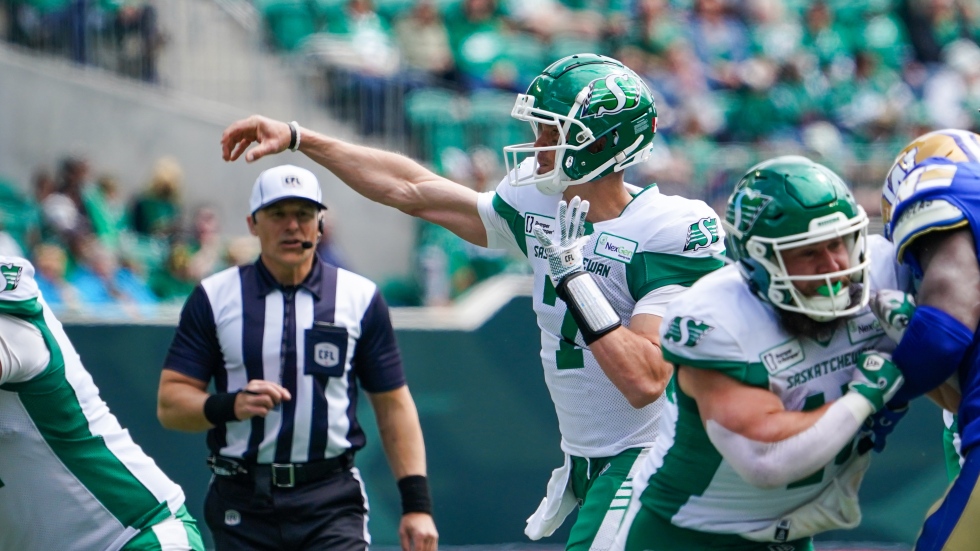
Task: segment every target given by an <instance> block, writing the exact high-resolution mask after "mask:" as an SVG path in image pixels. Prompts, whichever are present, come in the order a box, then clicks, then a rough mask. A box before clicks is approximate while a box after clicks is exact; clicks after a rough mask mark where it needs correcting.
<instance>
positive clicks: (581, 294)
mask: <svg viewBox="0 0 980 551" xmlns="http://www.w3.org/2000/svg"><path fill="white" fill-rule="evenodd" d="M588 214H589V202H588V201H582V200H581V199H579V198H578V197H574V198H573V199H572V200H571V202H570V203H567V204H566V203H565V201H561V202H560V203H558V213H557V214H556V216H555V221H556V222H557V223H558V232H559V234H560V236H559V241H558V242H557V243H555V242H554V241H553V240H552V238H551V237H549V236H548V235H547V234H546V233H545V232H544V228H543V227H541V226H540V225H536V226H534V230H533V231H534V237H535V238H536V239H537V240H538V242H539V243H541V246H542V247H544V254H545V256H546V257H547V258H548V271H549V273H550V274H551V282H552V283H554V285H555V293H556V294H557V295H558V298H560V299H562V301H564V302H565V305H566V306H567V307H568V311H569V312H571V313H572V317H573V318H575V324H576V325H578V329H579V331H580V332H581V333H582V340H584V341H585V344H586V345H589V344H592V343H593V342H595V341H596V340H598V339H599V338H600V337H602V336H603V335H605V334H606V333H609V332H611V331H613V330H615V329H616V328H617V327H619V326H620V325H622V321H621V320H620V319H619V314H617V313H616V311H615V310H613V308H612V306H610V304H609V300H608V299H606V296H605V295H603V294H602V290H601V289H599V286H598V285H596V282H595V280H593V279H592V276H591V275H589V273H588V272H586V271H585V265H584V262H583V260H582V247H583V246H584V245H585V242H586V241H587V240H588V239H587V238H586V237H585V217H586V216H587V215H588Z"/></svg>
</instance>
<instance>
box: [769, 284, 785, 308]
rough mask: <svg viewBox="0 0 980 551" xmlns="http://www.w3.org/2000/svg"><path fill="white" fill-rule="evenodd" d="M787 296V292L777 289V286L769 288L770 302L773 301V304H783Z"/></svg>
mask: <svg viewBox="0 0 980 551" xmlns="http://www.w3.org/2000/svg"><path fill="white" fill-rule="evenodd" d="M785 298H786V293H785V292H784V291H781V290H779V289H776V288H775V287H770V288H769V302H772V303H773V304H782V303H783V302H785Z"/></svg>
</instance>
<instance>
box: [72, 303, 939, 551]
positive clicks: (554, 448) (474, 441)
mask: <svg viewBox="0 0 980 551" xmlns="http://www.w3.org/2000/svg"><path fill="white" fill-rule="evenodd" d="M530 306H531V304H530V299H529V298H527V297H520V298H516V299H514V300H512V301H511V302H509V303H508V304H507V305H506V306H505V307H504V308H503V309H502V310H500V311H499V312H498V313H497V314H496V316H494V317H493V318H492V319H491V320H490V321H488V322H487V323H486V324H484V325H483V326H482V327H480V328H479V329H478V330H476V331H471V332H464V331H448V330H447V331H418V330H405V329H398V330H397V336H398V341H399V344H400V346H401V350H402V354H403V357H404V361H405V368H406V371H407V373H408V380H409V384H410V387H411V390H412V394H413V395H414V396H415V400H416V403H417V404H418V408H419V414H420V417H421V420H422V428H423V431H424V433H425V443H426V448H427V456H428V463H429V475H430V479H431V484H432V490H433V499H434V503H435V514H436V520H437V522H438V527H439V531H440V535H441V543H443V544H445V545H472V544H489V543H505V542H526V541H527V540H526V538H525V536H524V534H523V529H524V520H525V519H526V518H527V517H528V516H529V515H530V514H531V513H532V512H533V511H534V509H535V507H537V504H538V502H539V501H540V500H541V497H542V496H543V494H544V488H545V484H546V483H547V481H548V477H549V476H550V472H551V469H553V468H555V467H557V466H559V464H560V462H561V452H560V450H559V440H560V437H559V434H558V426H557V420H556V418H555V412H554V408H553V406H552V404H551V400H550V398H549V396H548V391H547V389H546V388H545V385H544V381H543V378H542V376H541V373H540V370H541V366H540V364H539V362H538V347H539V337H538V333H537V327H536V324H535V321H534V317H533V312H532V311H531V307H530ZM66 329H67V331H68V334H69V336H70V337H71V339H72V341H73V342H74V343H75V346H76V348H77V349H78V352H79V354H81V356H82V360H83V362H84V363H85V365H86V367H87V368H88V369H89V371H91V372H92V375H93V377H94V379H95V382H96V384H97V385H98V386H99V388H100V389H101V391H102V397H103V398H104V399H105V400H106V402H107V403H108V404H109V407H110V408H111V409H112V411H113V412H114V413H115V415H116V416H117V417H118V418H119V420H120V422H121V423H122V424H123V426H125V427H127V428H128V429H129V430H130V432H131V433H132V434H133V437H134V438H135V440H136V441H137V443H139V444H140V445H141V446H143V447H144V449H145V450H146V451H147V452H148V453H149V454H150V455H151V456H153V457H154V458H155V459H156V461H157V462H158V463H159V464H160V466H161V467H162V468H163V469H164V470H165V471H166V472H167V473H168V474H170V476H171V477H172V478H174V479H175V480H176V481H177V482H179V483H180V484H181V485H182V486H183V488H184V491H185V492H186V493H187V496H188V507H189V509H190V510H191V512H192V514H194V515H195V516H196V517H197V518H198V519H199V520H202V516H201V507H202V504H203V500H204V493H205V491H206V487H207V483H208V478H209V471H208V470H207V467H206V466H205V463H204V458H205V456H206V453H207V452H206V446H205V442H204V441H205V438H204V434H203V433H202V434H182V433H175V432H169V431H165V430H163V429H162V428H161V427H160V426H159V424H158V423H157V421H156V416H155V407H156V390H157V382H158V379H159V370H160V363H161V362H162V361H163V357H164V355H165V353H166V350H167V348H168V346H169V344H170V339H171V338H172V336H173V328H171V327H151V326H117V327H111V328H109V327H106V326H68V327H67V328H66ZM366 404H367V401H366V400H362V401H361V403H360V406H361V407H360V408H359V415H360V419H361V421H362V425H363V426H364V427H365V430H366V432H367V433H368V445H367V447H366V448H365V449H364V450H362V451H361V452H360V453H359V454H358V456H357V465H358V467H359V468H360V469H361V470H362V472H363V473H364V477H365V480H366V481H367V485H368V494H369V497H370V502H371V524H370V527H371V532H372V534H373V535H374V538H375V544H376V545H379V546H394V545H397V541H398V540H397V531H398V520H399V518H400V505H399V503H400V502H399V498H398V493H397V489H396V487H395V484H394V481H393V479H392V477H391V474H390V471H389V470H388V465H387V463H386V461H385V457H384V454H383V452H382V449H381V445H380V440H379V438H378V435H377V430H376V427H375V425H374V418H373V416H372V414H371V411H370V407H368V406H367V405H366ZM941 440H942V420H941V416H940V413H939V410H938V409H937V408H936V407H935V406H933V405H932V404H931V403H929V402H927V401H925V400H924V399H921V400H918V401H917V402H916V403H914V404H913V406H912V409H911V412H910V413H909V415H908V416H907V417H906V418H905V420H903V422H902V424H901V425H900V426H899V427H898V428H897V429H896V431H895V433H894V434H893V435H891V437H890V439H889V444H888V448H887V449H886V451H885V453H884V454H882V455H879V456H876V457H875V459H874V465H873V466H872V468H871V470H870V471H869V472H868V474H867V477H866V479H865V482H864V485H863V487H862V490H861V497H862V504H863V510H864V521H863V522H862V524H861V526H860V527H858V528H857V529H855V530H851V531H846V532H832V533H828V534H824V535H822V536H821V537H820V538H819V539H820V540H822V541H845V540H847V541H876V542H896V543H904V544H910V543H911V542H912V541H913V540H914V538H915V536H916V533H917V532H918V529H919V527H920V526H921V524H922V519H923V518H924V515H925V511H926V510H927V509H928V507H929V506H930V505H931V504H932V503H933V502H934V501H935V500H937V499H938V498H939V497H940V496H941V494H942V492H943V491H944V489H945V486H946V475H945V471H944V464H943V459H942V447H941ZM202 522H203V520H202ZM570 525H571V522H570V520H569V521H568V522H566V524H565V526H563V527H562V528H561V529H560V530H559V531H558V532H557V533H556V534H555V535H554V536H552V537H551V538H548V539H547V540H546V542H551V543H560V542H562V541H564V539H565V538H566V537H567V535H568V528H569V526H570Z"/></svg>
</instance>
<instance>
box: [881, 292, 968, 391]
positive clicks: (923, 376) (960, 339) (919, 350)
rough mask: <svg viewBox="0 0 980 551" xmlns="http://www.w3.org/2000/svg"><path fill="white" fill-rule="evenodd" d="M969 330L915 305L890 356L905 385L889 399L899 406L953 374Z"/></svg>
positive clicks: (942, 313) (945, 316) (941, 313)
mask: <svg viewBox="0 0 980 551" xmlns="http://www.w3.org/2000/svg"><path fill="white" fill-rule="evenodd" d="M972 342H973V331H971V330H970V329H969V328H968V327H967V326H965V325H963V324H962V323H960V322H959V321H958V320H956V319H955V318H953V317H952V316H950V315H949V314H947V313H946V312H943V311H942V310H940V309H938V308H933V307H931V306H919V307H918V308H916V310H915V314H914V315H913V316H912V320H911V321H910V322H909V326H908V328H907V329H906V330H905V336H903V337H902V342H900V343H899V345H898V348H896V349H895V352H894V353H892V360H894V362H895V364H896V365H897V366H898V368H899V369H900V370H901V371H902V375H903V376H904V377H905V383H904V384H903V385H902V388H901V389H899V391H898V394H896V395H895V397H894V398H893V399H892V401H893V402H895V403H902V402H907V401H909V400H911V399H912V398H916V397H918V396H921V395H923V394H925V393H926V392H929V391H930V390H932V389H934V388H936V387H937V386H939V385H941V384H942V383H943V382H944V381H945V380H946V379H948V378H949V377H950V376H952V375H953V374H954V373H956V371H957V369H958V368H959V365H960V363H961V362H962V361H963V357H964V356H965V355H966V351H967V349H968V348H969V347H970V344H971V343H972Z"/></svg>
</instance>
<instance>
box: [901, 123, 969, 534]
mask: <svg viewBox="0 0 980 551" xmlns="http://www.w3.org/2000/svg"><path fill="white" fill-rule="evenodd" d="M882 216H883V218H884V221H885V235H886V236H887V237H888V238H889V239H891V240H892V241H893V242H894V244H895V246H896V247H895V248H896V254H897V256H898V260H899V262H901V263H903V264H906V265H907V266H909V267H910V268H911V270H912V273H913V278H914V280H915V281H916V286H917V285H918V282H919V281H921V280H922V277H923V271H922V267H921V265H920V263H919V260H918V259H917V258H916V257H915V254H914V247H911V246H910V245H911V244H912V243H914V242H915V240H916V239H918V238H920V237H922V236H924V235H927V234H933V233H936V232H943V231H950V230H954V229H959V228H967V227H968V228H969V230H970V232H971V234H972V235H973V240H974V243H977V244H980V136H978V135H976V134H974V133H972V132H966V131H962V130H939V131H936V132H931V133H929V134H925V135H923V136H921V137H919V138H918V139H916V140H915V141H913V142H912V143H911V144H909V146H908V147H906V148H905V150H903V151H902V153H901V154H899V156H898V158H897V159H896V161H895V164H894V165H893V167H892V169H891V171H890V173H889V175H888V178H887V180H886V182H885V186H884V190H883V193H882ZM976 252H977V258H978V260H980V246H978V247H977V251H976ZM927 310H928V311H927ZM920 314H922V315H923V316H920ZM925 314H929V315H930V316H935V320H937V321H940V322H942V323H938V324H935V325H937V326H945V327H941V328H943V329H948V330H949V332H948V333H943V335H949V336H943V337H939V336H936V333H935V332H934V333H933V335H932V337H931V343H924V341H923V340H922V339H918V340H916V341H915V344H916V345H922V344H928V346H929V347H930V348H931V347H936V348H937V350H939V349H942V350H944V351H945V352H946V355H935V356H934V358H946V359H947V360H948V361H938V362H937V361H933V362H928V361H912V362H907V363H905V364H904V365H903V363H902V361H901V358H900V355H901V353H902V348H903V347H902V345H900V346H899V348H898V349H896V354H895V360H896V362H898V364H899V367H900V368H902V370H903V372H906V374H907V375H911V377H909V376H907V379H911V382H912V383H913V384H908V382H907V384H906V387H907V388H904V387H903V389H902V391H901V392H900V394H905V397H906V398H911V397H913V396H915V395H918V394H921V393H922V392H923V391H926V390H929V389H930V388H933V387H935V386H936V385H937V384H939V383H941V382H942V381H944V380H946V379H947V378H949V377H951V376H953V375H958V377H956V378H954V379H952V382H953V383H954V384H956V383H958V385H959V388H960V392H961V395H962V400H961V402H960V406H959V411H958V412H957V414H958V423H959V431H960V434H961V438H962V440H961V453H962V454H963V456H964V458H965V459H964V462H963V466H962V471H961V472H960V474H959V476H957V477H956V479H955V480H954V481H953V484H952V486H951V487H950V489H949V491H948V492H947V494H946V496H945V497H944V498H943V500H942V501H941V502H939V503H938V504H937V505H936V506H934V507H933V509H932V510H931V511H930V514H929V516H928V518H927V519H926V522H925V525H924V526H923V528H922V532H921V533H920V536H919V539H918V541H917V542H916V547H915V549H916V550H917V551H925V550H929V551H932V550H961V549H962V550H966V549H976V548H977V542H978V541H980V525H977V523H976V522H972V521H971V519H976V518H978V517H980V499H971V497H972V496H974V495H980V488H978V479H980V452H977V451H975V450H976V448H977V444H978V443H980V351H978V349H977V347H976V346H974V344H975V342H976V340H977V338H976V334H975V332H974V330H973V329H971V328H967V327H966V326H964V325H962V324H961V323H959V322H957V321H955V320H953V318H952V317H950V316H948V314H945V313H944V312H942V311H940V310H938V309H935V308H931V307H924V306H920V307H919V309H918V311H917V312H916V315H914V316H913V318H912V323H910V324H909V330H908V332H907V333H906V336H905V337H903V339H902V340H903V343H902V344H905V345H908V347H909V348H912V346H911V345H912V343H911V342H905V341H911V340H912V339H915V338H916V337H915V336H911V338H910V335H911V334H912V333H913V332H914V328H913V324H914V323H915V322H916V321H918V322H920V325H921V323H924V321H923V319H919V320H916V317H924V315H925ZM913 356H914V359H915V360H919V359H924V358H927V357H928V354H927V353H925V352H922V351H921V350H920V351H919V353H918V354H914V355H908V357H913ZM915 372H918V373H915ZM916 380H918V381H919V382H918V384H916V382H915V381H916ZM916 387H918V388H916Z"/></svg>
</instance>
